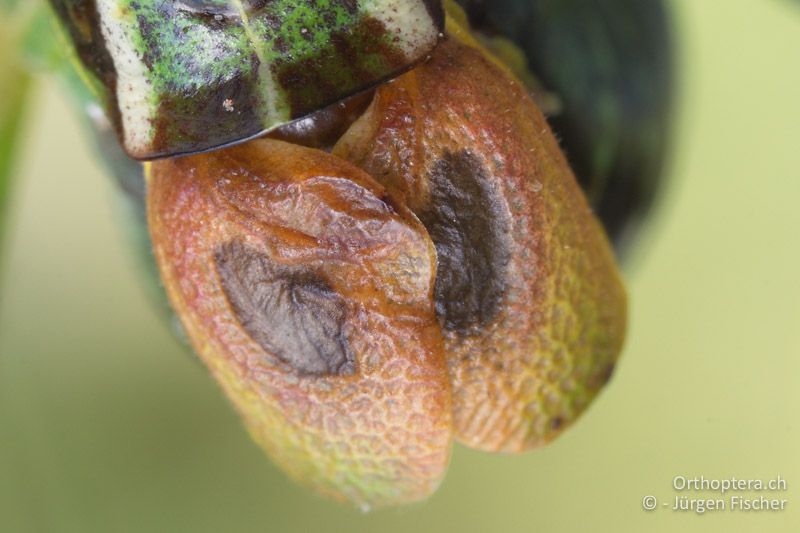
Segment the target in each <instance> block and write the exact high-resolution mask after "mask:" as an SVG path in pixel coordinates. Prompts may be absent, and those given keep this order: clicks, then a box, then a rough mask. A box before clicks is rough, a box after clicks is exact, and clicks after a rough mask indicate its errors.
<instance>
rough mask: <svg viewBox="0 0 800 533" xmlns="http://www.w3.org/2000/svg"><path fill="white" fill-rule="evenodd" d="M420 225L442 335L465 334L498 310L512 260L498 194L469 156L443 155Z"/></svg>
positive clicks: (505, 214) (488, 320)
mask: <svg viewBox="0 0 800 533" xmlns="http://www.w3.org/2000/svg"><path fill="white" fill-rule="evenodd" d="M430 187H431V189H430V200H429V202H428V205H427V207H426V208H425V209H424V210H423V211H422V212H421V213H420V220H421V221H422V223H423V224H424V225H425V227H426V228H427V230H428V233H429V234H430V236H431V239H432V240H433V242H434V244H435V245H436V253H437V256H438V263H439V266H438V270H437V274H436V313H437V314H438V315H439V317H440V319H441V320H442V321H443V324H444V327H445V329H447V330H449V331H456V332H459V333H464V334H469V333H470V332H474V330H476V329H479V328H483V327H485V326H487V325H489V324H490V323H491V322H492V321H493V320H494V318H495V317H496V316H497V314H498V313H499V312H500V308H501V306H502V301H503V296H504V294H505V291H506V285H507V279H506V277H507V270H508V263H509V260H510V258H511V244H510V241H509V228H510V219H509V215H508V212H507V210H506V209H505V206H504V203H503V201H502V199H501V198H502V197H501V195H500V192H499V191H497V190H496V189H495V186H494V184H493V182H492V180H490V179H489V177H488V175H487V171H486V169H485V168H484V167H483V165H481V162H480V160H478V158H477V157H476V156H475V155H474V154H472V153H471V152H470V151H468V150H462V151H460V152H456V153H447V154H445V156H444V157H443V158H442V159H440V160H439V161H437V162H436V164H435V165H434V166H433V168H432V170H431V173H430Z"/></svg>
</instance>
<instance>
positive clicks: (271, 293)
mask: <svg viewBox="0 0 800 533" xmlns="http://www.w3.org/2000/svg"><path fill="white" fill-rule="evenodd" d="M51 3H52V5H53V7H54V8H55V12H56V13H57V14H58V16H59V20H60V22H61V27H62V28H63V29H64V31H65V33H66V34H67V35H68V36H69V38H70V39H71V41H72V42H73V43H74V50H75V57H76V59H77V62H76V64H77V66H78V69H80V70H82V71H83V77H84V79H85V80H87V83H88V85H89V86H90V88H91V89H92V91H93V93H94V95H95V98H97V100H98V102H99V103H100V104H101V106H102V108H103V109H104V110H105V113H106V115H107V116H108V117H110V122H111V123H112V124H113V129H114V130H116V134H117V136H118V138H119V142H120V145H121V146H123V147H124V149H125V151H126V152H127V153H128V154H129V155H130V156H132V157H133V158H136V159H140V160H152V161H150V162H148V163H146V164H145V165H144V167H142V166H141V165H139V164H138V163H131V161H127V162H126V164H125V165H123V166H124V168H125V171H124V172H123V173H118V175H121V176H123V182H124V183H125V184H126V186H127V187H128V189H130V190H134V191H138V192H137V194H138V195H139V196H137V198H139V200H138V201H139V202H141V204H140V207H141V211H140V214H141V217H142V224H144V216H145V211H144V207H145V206H144V202H145V200H144V198H143V197H144V196H145V195H144V193H142V191H143V190H144V188H145V187H143V186H142V187H140V186H139V185H137V184H141V185H143V183H142V181H141V180H143V179H145V178H143V176H144V175H146V204H147V205H146V208H147V209H146V212H147V213H146V218H147V225H148V227H149V235H150V239H151V240H149V241H147V247H148V248H152V252H153V255H154V257H155V259H156V262H157V265H158V270H159V272H160V276H161V280H162V283H163V285H164V288H165V290H166V293H167V296H168V297H169V301H170V303H171V305H172V308H173V309H174V311H175V313H176V314H177V316H178V317H179V318H180V320H181V322H182V324H183V326H184V329H185V331H186V333H187V336H188V339H189V341H190V342H191V344H192V346H193V348H194V350H195V351H196V353H197V354H198V355H199V357H200V358H201V359H202V361H203V362H204V363H205V364H206V365H207V367H208V368H209V370H210V372H211V374H212V375H213V376H214V378H215V379H216V380H217V381H218V382H219V384H220V385H221V387H222V388H223V390H224V391H225V393H226V394H227V396H228V397H229V399H230V400H231V402H232V403H233V405H234V406H235V408H236V409H237V411H238V412H239V413H240V414H241V415H242V418H243V420H244V422H245V424H246V426H247V427H248V429H249V431H250V432H251V434H252V435H253V436H254V438H255V439H256V441H257V442H258V443H259V444H260V445H261V446H262V447H263V448H264V449H265V450H266V451H267V453H268V454H269V455H270V457H271V458H272V459H273V460H274V461H275V462H276V463H277V464H278V465H279V466H280V467H282V468H283V469H284V470H285V471H286V472H287V473H288V474H289V475H290V476H291V477H293V478H294V479H296V480H297V481H298V482H300V483H303V484H306V485H308V486H310V487H311V488H313V489H315V490H317V491H318V492H320V493H323V494H326V495H328V496H330V497H333V498H336V499H340V500H346V501H349V502H352V503H354V504H356V505H358V506H360V507H362V508H371V507H375V506H386V505H395V504H399V503H406V502H411V501H416V500H419V499H422V498H425V497H427V496H428V495H429V494H431V493H432V492H433V491H434V490H435V488H436V487H437V486H438V484H439V483H440V481H441V479H442V477H443V475H444V472H445V470H446V467H447V463H448V459H449V454H450V448H451V445H452V442H453V441H454V440H456V441H459V442H461V443H463V444H465V445H468V446H471V447H474V448H478V449H482V450H486V451H505V452H521V451H525V450H529V449H532V448H535V447H538V446H541V445H543V444H545V443H547V442H549V441H550V440H552V439H553V438H555V437H556V436H557V435H558V434H560V433H561V432H562V431H563V430H564V429H565V428H567V427H568V426H569V425H570V424H571V423H572V422H574V421H575V420H576V419H577V418H578V417H579V416H580V415H581V413H583V412H584V410H585V409H586V408H587V406H588V405H589V403H590V402H591V401H592V399H593V398H594V397H595V395H596V394H597V393H598V392H599V391H600V390H601V389H602V387H603V386H604V385H605V384H606V383H607V382H608V380H609V379H610V377H611V374H612V372H613V369H614V366H615V364H616V361H617V358H618V356H619V354H620V350H621V347H622V343H623V340H624V336H625V326H626V318H627V317H626V296H625V290H624V287H623V285H622V282H621V279H620V275H619V273H618V271H617V267H616V263H615V259H614V255H613V252H612V249H611V246H610V243H609V241H608V239H607V237H606V235H605V234H604V232H603V229H602V227H601V225H600V223H599V222H598V220H597V219H596V218H595V216H594V214H593V212H592V210H591V208H590V206H589V204H588V202H587V199H586V198H585V197H584V195H583V193H582V192H581V189H580V187H579V185H578V183H577V181H576V179H575V176H574V175H573V174H572V171H571V170H570V168H569V165H568V163H567V159H566V158H565V156H564V154H563V153H562V151H561V149H560V147H559V144H558V142H557V140H556V138H555V136H554V135H553V133H552V132H551V130H550V129H549V127H548V125H547V123H546V122H545V119H544V116H543V115H542V113H541V111H540V110H539V109H538V108H537V106H536V104H535V103H534V100H533V99H532V97H531V92H532V91H533V92H534V93H536V91H535V90H533V88H532V85H531V84H530V83H529V84H528V85H527V87H526V85H525V84H524V83H522V82H520V81H519V78H522V79H525V80H531V79H533V77H534V76H533V74H532V73H531V72H529V71H528V67H527V66H525V65H523V66H522V67H520V65H516V66H515V65H514V64H513V61H512V62H509V61H508V60H507V59H508V57H509V54H507V53H506V54H503V53H500V56H499V57H498V56H497V55H495V54H493V53H492V52H491V51H490V50H495V51H498V47H497V46H496V45H497V42H496V36H492V35H491V34H490V33H489V32H488V30H486V28H487V27H488V26H486V27H483V28H482V29H483V30H485V32H484V33H480V34H479V33H474V32H471V31H470V29H469V27H468V24H469V22H468V17H467V15H470V16H472V17H473V22H480V21H481V20H484V19H483V18H482V17H484V15H485V12H484V11H482V10H481V9H476V8H475V7H474V6H472V3H471V2H464V4H465V5H466V6H467V7H468V8H470V9H468V12H467V13H466V14H465V13H464V12H463V11H461V10H460V8H459V7H458V6H457V5H456V4H455V3H454V2H450V1H448V2H445V6H446V12H447V16H445V10H444V9H443V6H442V5H441V4H440V2H438V1H436V0H312V1H309V2H298V1H296V0H272V1H269V0H262V1H244V0H235V1H234V0H231V1H225V0H202V1H200V0H195V1H191V0H181V1H175V2H164V1H157V0H135V1H134V0H91V1H90V0H51ZM533 3H534V4H536V2H533ZM478 4H480V2H478ZM484 7H485V6H484ZM490 11H491V9H490ZM476 13H478V14H481V16H480V17H478V16H477V15H476ZM445 20H446V24H445ZM509 46H511V48H510V50H511V52H512V53H511V55H512V56H513V55H514V54H519V50H517V49H515V48H514V45H509ZM506 50H509V48H506ZM504 57H505V58H506V60H504V59H503V58H504ZM533 85H536V84H535V83H534V84H533ZM537 87H538V85H537ZM534 96H541V94H539V95H537V94H534ZM565 102H567V103H569V100H565ZM570 109H572V108H571V107H570ZM254 136H259V137H264V138H260V139H258V140H251V141H249V142H244V141H247V140H248V139H250V138H252V137H254ZM240 143H244V144H240ZM232 144H240V145H238V146H230V145H232ZM104 146H105V147H106V148H105V150H104V151H105V152H106V155H110V154H112V153H113V152H114V148H113V145H109V144H107V143H106V144H105V145H104ZM178 156H180V157H178ZM113 166H114V168H115V169H118V168H120V165H118V164H117V163H114V164H113ZM143 169H144V170H145V172H142V170H143ZM131 184H133V186H132V185H131Z"/></svg>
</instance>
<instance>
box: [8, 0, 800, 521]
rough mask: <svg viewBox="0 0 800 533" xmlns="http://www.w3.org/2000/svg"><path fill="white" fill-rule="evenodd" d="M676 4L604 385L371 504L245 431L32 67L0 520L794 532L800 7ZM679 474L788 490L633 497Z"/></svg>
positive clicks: (798, 475) (55, 97)
mask: <svg viewBox="0 0 800 533" xmlns="http://www.w3.org/2000/svg"><path fill="white" fill-rule="evenodd" d="M674 7H675V11H676V23H677V25H678V27H679V33H678V35H677V38H678V39H677V40H678V42H679V44H680V50H679V65H680V78H681V87H680V89H681V94H682V97H681V101H680V106H679V108H678V109H677V114H678V116H677V117H676V119H677V120H676V123H677V128H676V141H675V144H674V150H673V157H672V159H671V166H670V178H671V179H670V182H669V184H668V186H667V187H666V190H665V194H664V196H663V198H662V202H661V205H660V207H659V209H658V212H657V213H656V216H655V217H654V220H653V222H652V223H651V225H650V227H649V228H648V229H647V231H646V233H645V235H644V238H643V239H642V242H640V245H641V246H640V247H639V249H638V250H637V253H636V254H635V256H634V257H633V258H632V259H633V261H631V262H630V264H628V268H627V270H628V280H629V288H630V294H631V300H632V307H631V332H630V338H629V342H628V346H627V349H626V353H625V355H624V359H623V361H622V364H621V365H620V366H619V369H618V372H617V374H616V375H615V378H614V380H613V382H612V384H611V386H610V387H609V388H608V390H607V391H606V392H605V393H604V394H603V395H602V396H601V397H600V399H599V400H598V401H597V402H596V404H595V405H594V406H593V408H592V409H591V410H590V412H589V413H588V415H587V416H586V417H585V418H584V419H582V420H581V421H580V422H579V423H578V424H577V425H576V426H575V427H574V428H572V429H571V430H570V431H568V432H567V433H566V434H565V435H564V436H563V437H561V438H560V439H559V440H558V441H556V442H555V443H553V444H552V445H551V446H550V447H548V448H546V449H544V450H541V451H537V452H534V453H530V454H528V455H524V456H518V457H514V456H493V455H486V454H481V453H477V452H472V451H469V450H466V449H463V448H461V447H457V448H456V449H455V452H454V456H453V460H452V464H451V467H450V471H449V474H448V477H447V479H446V481H445V483H444V485H443V487H442V489H441V490H440V491H439V492H438V493H437V494H436V495H435V496H434V497H433V498H432V499H431V500H430V501H428V502H427V503H425V504H422V505H418V506H415V507H410V508H405V509H399V510H393V511H383V512H377V513H373V514H370V515H361V514H360V513H358V512H356V511H351V510H349V509H347V508H342V507H339V506H337V505H335V504H332V503H329V502H327V501H323V500H320V499H318V498H317V497H315V496H313V495H311V494H309V493H307V492H305V491H304V490H302V489H300V488H298V487H296V486H294V485H292V484H291V483H289V482H288V481H286V480H285V479H284V477H283V476H282V474H281V473H280V472H278V471H277V470H276V469H275V468H274V467H273V466H272V465H271V464H270V463H269V461H268V460H267V459H266V458H265V457H264V456H263V455H262V453H261V451H260V450H259V449H258V448H257V447H256V446H255V445H254V444H253V443H252V442H251V441H250V440H249V438H248V437H247V435H246V434H245V431H244V430H243V428H242V426H241V425H240V424H239V422H238V421H237V419H236V417H235V415H234V413H233V412H232V410H231V409H230V408H229V407H228V405H227V403H226V401H225V400H224V398H223V397H222V394H221V393H220V391H219V390H218V389H217V387H216V385H215V384H214V383H213V382H212V381H211V379H210V378H209V377H208V376H207V375H206V373H205V372H204V370H203V368H202V367H201V366H200V365H199V364H198V363H197V362H196V361H195V360H194V359H193V358H192V357H191V356H188V355H187V354H186V353H185V351H184V349H183V348H182V347H181V346H180V345H179V344H178V342H177V341H175V340H174V339H173V337H172V335H171V333H170V331H169V327H168V326H167V325H165V324H164V323H163V322H162V321H161V320H160V316H159V315H158V314H157V313H156V312H154V308H153V305H152V304H151V302H150V301H148V300H147V299H146V297H145V293H144V291H143V289H142V285H141V279H140V277H141V276H140V275H139V274H140V273H138V272H137V271H136V269H137V266H136V265H137V263H136V261H135V260H134V258H133V257H132V253H131V251H130V250H129V249H128V247H127V246H126V241H125V240H124V231H123V229H122V228H120V227H119V224H118V219H119V216H118V214H117V213H116V211H118V210H119V209H120V206H119V204H118V203H116V202H115V200H114V197H115V194H114V193H115V191H114V189H113V185H112V184H111V182H110V180H108V179H107V178H106V177H105V176H103V174H102V172H101V170H100V168H99V166H98V164H97V163H96V162H95V161H94V159H93V157H92V154H91V153H90V150H89V147H88V144H87V143H86V141H85V139H84V136H83V134H82V129H81V127H80V125H79V123H78V121H77V119H76V117H75V116H74V115H73V114H72V112H71V111H72V110H71V108H70V105H69V103H68V101H67V98H66V97H65V96H64V95H62V94H60V93H59V91H58V87H57V85H56V84H55V83H53V82H52V81H50V82H45V83H44V84H42V85H40V90H39V92H38V94H37V95H36V98H35V101H34V105H33V109H32V111H33V112H32V119H31V122H29V124H28V127H27V129H26V132H25V133H26V137H25V138H24V139H23V143H22V148H23V153H22V155H21V159H20V160H19V162H18V163H19V164H18V166H17V173H16V174H17V176H16V177H17V183H16V187H15V191H14V197H15V198H14V199H15V201H14V204H13V208H12V211H11V214H10V215H11V219H10V224H9V229H10V231H9V232H8V234H7V239H6V246H7V249H6V251H5V252H6V253H5V254H4V259H5V266H4V268H3V269H2V270H1V272H2V280H1V282H0V531H2V532H28V531H46V532H50V531H58V532H61V531H68V532H73V531H74V532H95V531H97V532H110V531H113V532H117V531H120V532H123V531H136V532H141V531H165V532H182V531H191V532H217V531H226V532H227V531H265V532H266V531H275V532H292V531H326V532H335V531H348V532H352V531H381V532H393V531H414V532H423V531H463V532H472V531H475V532H479V531H480V532H483V531H501V532H505V531H508V532H517V531H519V532H528V531H582V530H588V529H591V530H594V531H678V530H680V531H716V530H719V531H722V530H725V531H752V530H758V531H800V458H798V454H797V453H798V448H800V446H798V444H800V425H798V413H800V386H799V383H798V378H800V236H798V233H799V232H800V142H799V141H800V9H798V8H797V5H796V3H793V2H787V1H780V0H762V1H754V0H729V1H727V2H719V1H713V2H712V1H708V0H703V1H697V0H683V1H676V2H674ZM0 75H2V74H0ZM676 475H684V476H686V477H694V476H700V475H704V476H706V477H730V476H736V477H738V478H764V479H769V478H774V477H775V476H778V475H780V476H781V477H783V478H784V479H786V480H787V482H788V490H787V491H786V492H785V493H776V494H765V495H766V496H768V497H778V498H785V499H788V500H789V503H788V505H787V509H786V510H784V511H782V512H761V513H731V512H724V513H707V514H705V515H696V514H693V513H675V512H671V511H668V510H664V509H658V510H656V511H654V512H650V513H648V512H645V511H643V510H642V497H643V496H645V495H648V494H652V495H655V496H657V497H658V498H659V499H660V500H662V501H672V500H674V497H675V495H676V492H675V491H674V490H673V489H672V479H673V477H674V476H676ZM681 494H683V495H689V496H693V495H692V494H691V493H681ZM694 496H698V495H694ZM755 496H758V494H755ZM709 497H715V495H714V494H711V495H709Z"/></svg>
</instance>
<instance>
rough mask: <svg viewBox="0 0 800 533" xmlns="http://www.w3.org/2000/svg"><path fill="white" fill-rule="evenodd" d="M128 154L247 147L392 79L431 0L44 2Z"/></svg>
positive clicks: (432, 17)
mask: <svg viewBox="0 0 800 533" xmlns="http://www.w3.org/2000/svg"><path fill="white" fill-rule="evenodd" d="M50 1H51V3H52V5H53V7H54V8H55V10H56V13H57V14H58V16H59V19H60V20H61V21H62V22H63V25H64V27H65V29H66V31H67V32H68V33H69V37H70V40H71V41H72V42H73V43H75V49H76V52H77V54H76V55H77V57H78V58H79V59H80V63H81V64H82V66H83V67H85V68H86V70H87V71H88V72H89V74H90V76H91V77H92V78H94V80H93V81H94V82H96V83H94V86H95V88H96V90H97V92H98V93H99V96H100V98H101V99H103V100H105V102H106V108H107V111H108V114H109V116H110V117H111V119H112V121H113V122H114V123H115V126H116V129H117V131H118V133H119V135H120V137H121V139H122V141H123V144H124V146H125V149H126V151H127V152H128V153H129V154H130V155H131V156H133V157H135V158H137V159H152V158H158V157H164V156H172V155H179V154H184V153H192V152H198V151H204V150H209V149H212V148H217V147H220V146H224V145H226V144H230V143H234V142H237V141H241V140H245V139H247V138H250V137H253V136H256V135H259V134H261V133H264V132H265V131H268V130H271V129H274V128H275V127H277V126H280V125H282V124H285V123H287V122H289V121H291V120H293V119H296V118H299V117H302V116H305V115H307V114H309V113H311V112H313V111H316V110H318V109H321V108H323V107H325V106H326V105H328V104H331V103H333V102H336V101H339V100H341V99H343V98H345V97H347V96H349V95H352V94H355V93H357V92H359V91H362V90H365V89H367V88H369V87H371V86H373V85H375V84H377V83H380V82H382V81H384V80H386V79H388V78H390V77H393V76H396V75H397V74H399V73H401V72H402V71H404V70H406V69H408V68H410V67H411V66H413V65H414V64H415V63H416V62H418V61H420V60H422V59H424V58H425V57H426V56H427V55H428V54H429V53H430V51H431V50H432V49H433V47H434V46H435V45H436V43H437V42H438V39H439V36H440V33H441V31H442V29H443V24H444V16H443V13H442V8H441V5H440V3H439V2H438V1H435V0H307V1H303V2H298V1H297V0H270V1H255V0H180V1H174V2H164V1H158V0H50Z"/></svg>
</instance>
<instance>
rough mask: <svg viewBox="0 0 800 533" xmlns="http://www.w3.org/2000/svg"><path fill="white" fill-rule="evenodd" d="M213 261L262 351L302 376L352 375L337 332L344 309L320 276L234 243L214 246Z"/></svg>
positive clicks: (349, 353) (343, 340)
mask: <svg viewBox="0 0 800 533" xmlns="http://www.w3.org/2000/svg"><path fill="white" fill-rule="evenodd" d="M215 260H216V264H217V271H218V272H219V275H220V278H221V280H222V286H223V290H224V291H225V295H226V296H227V298H228V301H229V302H230V304H231V307H232V308H233V310H234V312H235V313H236V318H237V320H238V321H239V322H240V323H241V325H242V327H243V328H244V329H245V331H247V333H248V334H249V335H250V336H251V337H252V338H253V340H255V341H256V342H257V343H258V344H259V345H261V347H262V348H264V350H265V351H267V352H269V353H272V354H275V356H277V357H278V358H279V359H280V360H281V361H283V362H284V363H287V364H289V365H291V366H292V368H294V369H295V370H297V371H298V372H300V373H302V374H310V375H316V376H330V375H339V376H341V375H350V374H353V373H354V372H355V356H354V354H353V352H352V351H351V350H350V347H349V344H348V342H347V338H346V337H345V334H344V331H343V328H344V324H345V320H346V308H347V306H346V304H345V301H344V299H343V298H342V297H341V295H339V294H338V293H336V292H335V291H334V290H333V289H332V288H331V287H330V285H329V284H328V283H327V282H326V281H325V279H324V278H322V276H320V275H319V274H318V273H315V272H313V271H311V270H309V269H308V268H305V267H301V266H286V265H279V264H277V263H275V262H274V261H273V260H272V259H270V258H269V257H268V256H267V255H265V254H262V253H260V252H258V251H256V250H254V249H252V248H251V247H249V246H247V245H245V244H244V243H242V242H240V241H238V240H234V241H231V242H228V243H226V244H223V245H222V246H220V247H219V249H218V250H217V252H216V255H215Z"/></svg>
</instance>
